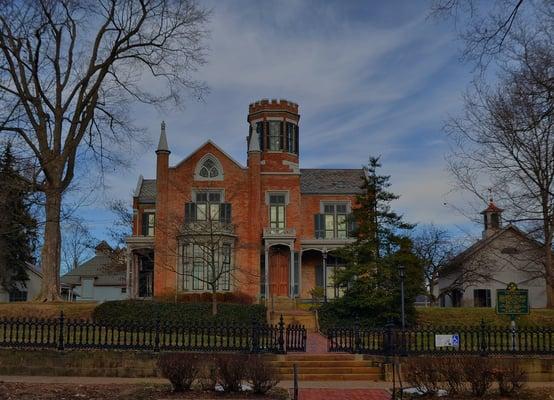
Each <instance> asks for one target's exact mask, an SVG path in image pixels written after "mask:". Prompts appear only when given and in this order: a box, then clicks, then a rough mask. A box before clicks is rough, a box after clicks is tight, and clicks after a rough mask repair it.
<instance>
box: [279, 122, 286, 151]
mask: <svg viewBox="0 0 554 400" xmlns="http://www.w3.org/2000/svg"><path fill="white" fill-rule="evenodd" d="M286 148H287V146H286V144H285V124H284V123H283V121H281V122H279V150H285V149H286Z"/></svg>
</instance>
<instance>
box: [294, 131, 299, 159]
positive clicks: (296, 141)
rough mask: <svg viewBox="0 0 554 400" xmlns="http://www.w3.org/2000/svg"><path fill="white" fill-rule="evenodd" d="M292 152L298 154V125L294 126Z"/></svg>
mask: <svg viewBox="0 0 554 400" xmlns="http://www.w3.org/2000/svg"><path fill="white" fill-rule="evenodd" d="M294 152H295V153H296V154H298V125H294Z"/></svg>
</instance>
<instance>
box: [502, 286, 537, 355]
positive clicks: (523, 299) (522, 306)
mask: <svg viewBox="0 0 554 400" xmlns="http://www.w3.org/2000/svg"><path fill="white" fill-rule="evenodd" d="M496 313H497V314H498V315H509V316H510V321H511V322H510V327H511V331H512V350H513V351H515V350H516V316H517V315H527V314H529V291H528V290H527V289H518V287H517V285H516V284H515V283H514V282H510V283H508V286H507V287H506V289H497V290H496Z"/></svg>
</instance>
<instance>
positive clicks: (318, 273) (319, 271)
mask: <svg viewBox="0 0 554 400" xmlns="http://www.w3.org/2000/svg"><path fill="white" fill-rule="evenodd" d="M315 286H316V287H320V288H322V287H323V265H321V264H320V265H316V266H315Z"/></svg>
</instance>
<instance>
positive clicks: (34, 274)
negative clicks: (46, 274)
mask: <svg viewBox="0 0 554 400" xmlns="http://www.w3.org/2000/svg"><path fill="white" fill-rule="evenodd" d="M27 277H28V279H27V281H26V282H25V284H24V285H22V284H20V285H18V289H16V290H12V291H9V292H8V291H6V290H5V289H3V288H2V287H0V302H14V301H28V300H33V299H34V298H35V297H37V296H38V294H39V293H40V285H41V284H42V274H41V273H40V271H38V270H37V269H35V267H34V266H33V265H31V264H27Z"/></svg>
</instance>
